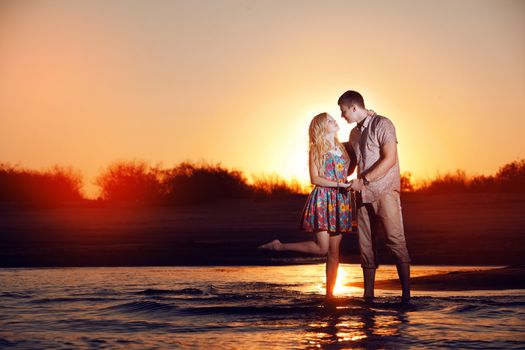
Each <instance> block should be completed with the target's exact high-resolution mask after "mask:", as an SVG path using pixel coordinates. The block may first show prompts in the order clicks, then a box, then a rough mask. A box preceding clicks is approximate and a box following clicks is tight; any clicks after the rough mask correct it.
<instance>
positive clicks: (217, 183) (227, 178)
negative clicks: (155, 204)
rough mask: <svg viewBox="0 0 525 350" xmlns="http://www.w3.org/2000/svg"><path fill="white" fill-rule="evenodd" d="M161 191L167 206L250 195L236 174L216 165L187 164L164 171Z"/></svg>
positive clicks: (248, 188)
mask: <svg viewBox="0 0 525 350" xmlns="http://www.w3.org/2000/svg"><path fill="white" fill-rule="evenodd" d="M164 188H165V189H166V198H165V200H166V202H167V203H170V204H173V203H175V204H178V203H199V202H204V201H207V200H216V199H232V198H246V197H248V196H249V195H250V192H251V191H250V187H249V186H248V185H247V183H246V179H245V178H244V176H243V175H242V173H241V172H240V171H236V170H228V169H226V168H224V167H222V166H221V165H220V164H216V165H211V164H205V163H201V164H194V163H190V162H183V163H181V164H179V165H177V166H175V167H174V168H173V169H169V170H166V175H165V179H164Z"/></svg>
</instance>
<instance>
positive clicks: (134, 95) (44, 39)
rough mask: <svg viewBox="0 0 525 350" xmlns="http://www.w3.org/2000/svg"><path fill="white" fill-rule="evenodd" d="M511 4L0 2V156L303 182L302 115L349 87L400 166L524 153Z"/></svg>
mask: <svg viewBox="0 0 525 350" xmlns="http://www.w3.org/2000/svg"><path fill="white" fill-rule="evenodd" d="M524 34H525V2H523V1H519V0H517V1H506V0H503V1H501V0H494V1H483V0H473V1H470V0H463V1H386V0H385V1H366V2H365V1H363V2H357V1H346V0H345V1H343V0H341V1H335V0H334V1H306V0H305V1H299V0H294V1H291V0H288V1H243V0H227V1H218V0H209V1H204V0H199V1H103V0H99V1H85V2H80V1H69V0H55V1H46V0H41V1H21V2H19V1H3V2H2V3H1V5H0V52H1V54H0V161H1V162H9V163H12V164H19V165H22V166H24V167H29V168H34V169H46V168H48V167H49V166H51V165H53V164H60V165H71V166H73V167H74V168H77V169H79V170H81V171H83V172H84V174H85V181H86V183H87V185H88V186H87V188H88V191H90V192H93V190H94V187H93V186H92V185H91V184H90V183H91V181H92V180H93V177H94V176H95V175H96V174H98V173H99V172H100V171H101V170H102V169H103V168H104V167H105V166H107V165H108V164H109V163H110V162H112V161H115V160H123V159H143V160H146V161H149V162H151V163H152V164H156V163H159V162H162V164H164V166H166V167H169V166H172V165H174V164H175V163H178V162H180V161H183V160H196V161H198V160H207V161H211V162H221V163H222V164H223V165H225V166H228V167H234V168H236V169H240V170H243V171H245V172H246V173H247V174H261V173H278V174H281V175H283V176H286V177H292V176H295V177H298V178H300V179H302V180H305V179H306V178H307V176H308V174H307V164H306V161H307V157H306V137H307V127H308V124H309V122H310V120H311V118H312V117H313V116H314V115H315V114H317V113H319V112H322V111H327V112H329V113H331V114H332V115H334V116H335V117H336V119H337V120H338V121H339V124H340V126H341V131H340V135H339V137H340V139H341V140H346V139H347V138H348V133H349V130H350V128H351V127H352V125H347V124H345V122H344V121H343V120H342V119H340V118H339V111H338V106H337V104H336V101H337V98H338V97H339V95H340V94H341V93H342V92H344V91H345V90H347V89H355V90H358V91H360V92H361V93H362V94H363V95H364V97H365V102H366V104H367V107H369V108H372V109H374V110H375V111H377V112H378V113H380V114H382V115H385V116H388V117H389V118H390V119H392V120H393V121H394V123H395V125H396V127H397V131H398V138H399V151H400V161H401V167H402V170H403V171H411V172H412V173H413V174H414V176H415V177H416V178H426V177H432V176H434V175H435V174H436V172H438V171H439V172H446V171H453V170H455V169H458V168H459V169H464V170H466V171H467V172H468V173H469V174H492V173H494V172H496V171H497V169H498V167H499V166H500V165H503V164H505V163H507V162H510V161H513V160H516V159H518V158H524V157H525V136H524V131H525V64H524V62H525V35H524Z"/></svg>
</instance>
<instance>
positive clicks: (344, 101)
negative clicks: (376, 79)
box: [337, 90, 368, 123]
mask: <svg viewBox="0 0 525 350" xmlns="http://www.w3.org/2000/svg"><path fill="white" fill-rule="evenodd" d="M337 104H338V105H339V108H340V109H341V117H342V118H343V119H344V120H346V121H347V122H349V123H358V122H360V121H361V120H363V119H364V118H366V115H367V113H368V111H367V110H366V108H365V101H364V99H363V96H361V94H360V93H359V92H357V91H353V90H348V91H347V92H345V93H344V94H342V95H341V97H339V100H337Z"/></svg>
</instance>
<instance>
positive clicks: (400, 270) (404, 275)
mask: <svg viewBox="0 0 525 350" xmlns="http://www.w3.org/2000/svg"><path fill="white" fill-rule="evenodd" d="M397 274H398V275H399V281H400V282H401V289H402V291H403V292H402V293H403V294H402V296H401V302H403V303H409V302H410V264H409V263H398V264H397Z"/></svg>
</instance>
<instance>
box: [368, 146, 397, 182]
mask: <svg viewBox="0 0 525 350" xmlns="http://www.w3.org/2000/svg"><path fill="white" fill-rule="evenodd" d="M396 159H397V143H395V142H388V143H386V144H384V145H382V146H381V157H380V158H379V160H378V161H377V162H376V163H375V164H374V166H373V167H372V168H371V169H370V170H369V171H367V172H366V174H363V176H364V177H366V179H367V180H368V181H375V180H378V179H380V178H382V177H383V176H385V174H386V173H387V172H388V171H389V170H390V169H391V168H392V167H393V166H394V165H395V164H396Z"/></svg>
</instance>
